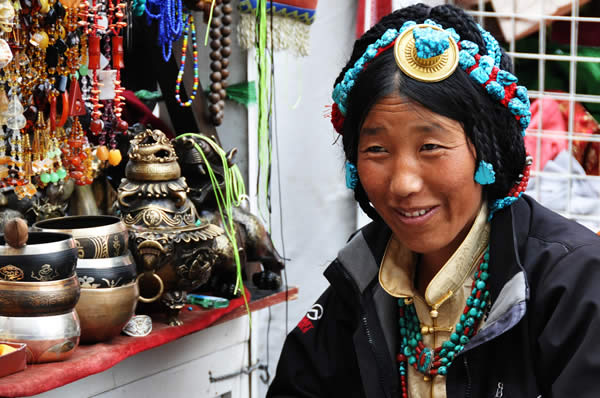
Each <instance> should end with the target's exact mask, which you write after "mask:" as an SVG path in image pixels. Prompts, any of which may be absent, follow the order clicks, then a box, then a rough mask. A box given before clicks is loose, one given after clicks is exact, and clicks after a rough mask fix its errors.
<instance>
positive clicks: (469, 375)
mask: <svg viewBox="0 0 600 398" xmlns="http://www.w3.org/2000/svg"><path fill="white" fill-rule="evenodd" d="M463 362H464V364H465V371H466V372H467V388H466V389H465V398H469V397H470V396H471V373H470V372H469V364H468V363H467V356H466V355H463Z"/></svg>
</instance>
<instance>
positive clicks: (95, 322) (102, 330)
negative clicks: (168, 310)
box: [75, 282, 139, 343]
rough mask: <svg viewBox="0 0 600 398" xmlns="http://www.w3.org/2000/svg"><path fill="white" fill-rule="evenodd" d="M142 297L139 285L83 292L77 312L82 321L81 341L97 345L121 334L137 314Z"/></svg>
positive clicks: (131, 284) (85, 290) (133, 284)
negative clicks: (139, 297) (136, 309)
mask: <svg viewBox="0 0 600 398" xmlns="http://www.w3.org/2000/svg"><path fill="white" fill-rule="evenodd" d="M138 296H139V289H138V285H137V283H136V282H133V283H130V284H128V285H125V286H120V287H114V288H105V289H81V298H80V300H79V302H78V303H77V306H76V307H75V309H76V310H77V314H78V315H79V319H80V322H81V341H82V342H84V343H96V342H99V341H105V340H108V339H110V338H112V337H114V336H117V335H118V334H119V333H121V329H123V326H125V324H126V323H127V321H129V319H131V317H132V316H133V314H134V313H135V308H136V305H137V301H138Z"/></svg>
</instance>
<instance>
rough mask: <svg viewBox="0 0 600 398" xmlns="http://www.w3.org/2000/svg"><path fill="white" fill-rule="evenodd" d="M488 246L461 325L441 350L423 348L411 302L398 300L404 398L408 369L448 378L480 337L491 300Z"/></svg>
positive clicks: (476, 275)
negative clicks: (462, 354) (455, 362)
mask: <svg viewBox="0 0 600 398" xmlns="http://www.w3.org/2000/svg"><path fill="white" fill-rule="evenodd" d="M489 250H490V249H489V246H488V248H487V249H486V251H485V253H484V255H483V256H482V258H481V260H480V261H479V265H478V267H477V270H476V272H475V278H474V281H473V285H472V291H471V295H470V296H469V297H468V298H467V302H466V305H465V309H464V311H463V314H462V315H461V316H460V320H459V322H458V323H457V324H456V326H455V328H454V332H453V333H452V334H451V335H450V339H449V340H448V341H445V342H444V343H443V344H442V345H441V346H440V347H436V348H433V349H432V348H429V347H426V346H425V345H424V344H423V336H422V334H421V324H420V322H419V317H418V316H417V312H416V309H415V306H414V304H413V300H412V299H399V300H398V307H399V308H398V311H399V320H398V322H399V326H400V353H399V354H398V356H397V361H398V368H399V372H400V382H401V387H402V396H403V397H404V398H407V397H408V394H407V392H406V391H407V389H406V386H407V372H408V366H412V367H414V368H415V369H416V370H417V371H419V372H420V373H423V374H424V375H426V376H435V375H446V374H447V372H448V368H449V367H450V365H451V364H452V361H453V360H454V358H455V357H456V355H458V354H459V353H460V352H461V351H462V350H463V348H464V346H465V345H466V344H467V343H468V342H469V341H470V339H471V338H472V337H473V336H474V335H475V334H476V333H477V327H478V325H479V322H480V321H481V319H482V318H483V314H484V309H485V307H486V306H487V303H488V300H489V298H490V292H489V289H488V284H487V280H488V278H489V273H488V264H489V258H490V255H489Z"/></svg>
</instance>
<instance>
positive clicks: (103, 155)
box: [96, 145, 108, 162]
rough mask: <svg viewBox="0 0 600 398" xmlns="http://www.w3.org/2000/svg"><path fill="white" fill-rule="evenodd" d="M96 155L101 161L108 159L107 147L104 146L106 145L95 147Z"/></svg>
mask: <svg viewBox="0 0 600 398" xmlns="http://www.w3.org/2000/svg"><path fill="white" fill-rule="evenodd" d="M96 157H97V158H98V160H101V161H103V162H104V161H105V160H108V148H107V147H106V145H100V146H99V147H98V148H96Z"/></svg>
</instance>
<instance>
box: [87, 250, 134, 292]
mask: <svg viewBox="0 0 600 398" xmlns="http://www.w3.org/2000/svg"><path fill="white" fill-rule="evenodd" d="M77 277H78V278H79V283H80V284H81V287H82V288H85V289H88V288H92V289H96V288H102V289H103V288H110V287H119V286H123V285H127V284H129V283H131V282H133V281H135V278H136V277H137V269H136V266H135V260H134V259H133V256H132V255H131V253H130V252H129V251H128V252H127V253H125V254H124V255H122V256H118V257H110V258H80V259H79V261H78V262H77Z"/></svg>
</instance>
